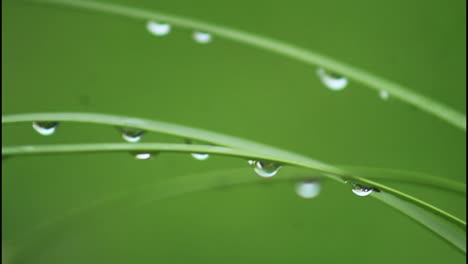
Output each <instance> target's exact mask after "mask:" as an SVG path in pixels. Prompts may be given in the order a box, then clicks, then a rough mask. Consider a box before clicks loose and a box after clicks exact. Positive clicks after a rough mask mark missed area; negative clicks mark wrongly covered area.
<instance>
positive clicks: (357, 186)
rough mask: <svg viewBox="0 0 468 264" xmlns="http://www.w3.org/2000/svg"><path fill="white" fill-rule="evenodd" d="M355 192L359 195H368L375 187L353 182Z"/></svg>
mask: <svg viewBox="0 0 468 264" xmlns="http://www.w3.org/2000/svg"><path fill="white" fill-rule="evenodd" d="M352 190H353V193H354V194H356V195H357V196H368V195H369V194H371V193H372V192H373V191H374V189H372V188H370V187H366V186H362V185H360V184H353V189H352Z"/></svg>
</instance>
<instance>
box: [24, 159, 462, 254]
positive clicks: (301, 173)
mask: <svg viewBox="0 0 468 264" xmlns="http://www.w3.org/2000/svg"><path fill="white" fill-rule="evenodd" d="M322 176H323V175H321V174H317V173H313V172H311V171H310V170H306V169H303V168H297V167H288V168H287V169H285V170H284V171H283V172H282V173H281V174H279V175H278V176H276V177H274V178H271V179H269V180H268V183H269V184H278V183H285V182H298V181H302V180H313V179H319V178H321V177H322ZM340 182H342V181H340ZM254 184H265V179H262V178H260V177H257V176H256V175H255V174H254V172H253V171H252V170H251V169H248V168H243V169H228V170H222V171H214V172H213V171H211V172H208V173H198V174H189V175H184V176H182V177H175V178H171V179H169V180H166V181H163V182H159V181H158V182H156V183H154V184H150V185H145V186H142V187H139V188H135V189H134V190H132V191H129V192H127V193H119V194H116V195H113V196H110V197H107V198H103V199H99V200H96V201H94V202H92V203H90V204H87V205H84V206H81V207H79V208H75V209H72V210H70V211H68V212H67V213H66V214H64V215H62V216H60V217H57V218H53V219H49V220H48V221H47V222H44V223H42V224H40V225H38V226H37V227H36V228H35V229H33V230H32V232H31V231H30V232H28V233H26V234H24V235H23V241H26V244H24V245H23V246H22V249H21V250H20V254H19V257H25V256H34V254H32V253H31V252H30V251H31V250H32V251H36V250H38V249H40V250H44V248H42V247H39V246H38V245H41V244H42V242H43V239H44V237H48V236H50V234H56V235H57V236H58V237H60V236H61V235H60V234H61V233H63V232H65V229H66V228H68V227H70V226H73V227H74V229H77V227H79V225H80V224H82V223H83V222H84V219H86V218H87V217H88V215H89V214H94V213H97V210H98V209H99V212H101V213H102V210H103V207H106V206H107V207H109V208H112V207H111V206H110V205H111V204H112V203H115V204H118V206H119V208H120V207H122V201H125V207H134V206H136V207H137V208H139V207H141V206H152V205H154V203H156V202H161V201H164V200H167V199H173V198H177V197H181V196H184V195H190V194H193V193H198V192H203V191H213V190H222V189H225V188H239V187H242V186H249V185H254ZM350 195H351V193H350ZM371 197H374V198H377V199H378V200H381V201H383V202H384V203H386V204H388V205H390V206H391V207H393V208H396V209H397V210H399V211H401V212H402V213H404V214H406V215H408V216H410V217H411V218H413V219H414V220H416V221H417V222H419V223H421V224H422V225H423V226H424V227H427V228H428V229H430V230H431V231H432V232H434V233H435V234H437V235H439V236H441V237H442V238H443V239H444V240H446V241H447V242H449V243H450V244H453V245H454V246H455V247H456V248H457V249H462V248H463V247H462V246H463V241H466V233H465V232H462V228H460V227H458V226H457V225H454V224H452V223H450V222H448V223H447V220H446V219H444V218H440V217H435V216H434V214H432V213H431V212H427V211H426V210H425V208H421V207H420V206H417V205H413V204H411V203H409V202H406V201H405V200H402V199H400V198H398V197H396V196H394V195H392V194H385V195H383V193H382V192H381V193H375V192H374V193H373V194H372V195H371ZM105 212H106V213H107V211H105ZM428 219H429V220H428ZM71 222H73V224H71ZM445 229H447V230H445ZM465 243H466V242H465ZM462 252H463V250H462Z"/></svg>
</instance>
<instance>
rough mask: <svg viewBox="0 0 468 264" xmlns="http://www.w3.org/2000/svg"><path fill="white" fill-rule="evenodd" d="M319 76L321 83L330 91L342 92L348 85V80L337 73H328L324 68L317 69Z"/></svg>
mask: <svg viewBox="0 0 468 264" xmlns="http://www.w3.org/2000/svg"><path fill="white" fill-rule="evenodd" d="M317 75H318V77H319V78H320V81H322V83H323V84H324V85H325V86H326V87H327V88H328V89H330V90H333V91H340V90H343V89H344V88H346V86H347V85H348V78H346V77H343V76H340V75H338V74H335V73H331V72H326V71H325V70H324V69H322V68H318V69H317Z"/></svg>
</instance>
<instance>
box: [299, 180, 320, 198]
mask: <svg viewBox="0 0 468 264" xmlns="http://www.w3.org/2000/svg"><path fill="white" fill-rule="evenodd" d="M296 193H297V195H299V196H300V197H302V198H304V199H312V198H314V197H316V196H317V195H319V193H320V183H319V182H318V181H304V182H301V183H299V184H297V185H296Z"/></svg>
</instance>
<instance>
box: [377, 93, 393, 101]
mask: <svg viewBox="0 0 468 264" xmlns="http://www.w3.org/2000/svg"><path fill="white" fill-rule="evenodd" d="M379 97H380V99H382V100H385V101H386V100H388V98H389V97H390V94H389V93H388V92H387V91H385V90H381V91H380V92H379Z"/></svg>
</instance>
